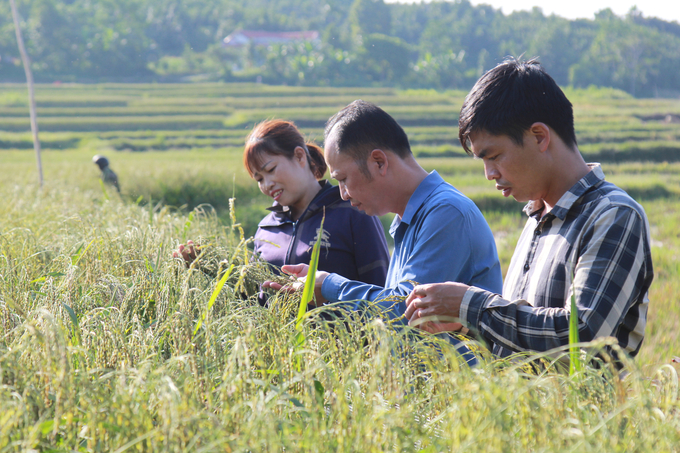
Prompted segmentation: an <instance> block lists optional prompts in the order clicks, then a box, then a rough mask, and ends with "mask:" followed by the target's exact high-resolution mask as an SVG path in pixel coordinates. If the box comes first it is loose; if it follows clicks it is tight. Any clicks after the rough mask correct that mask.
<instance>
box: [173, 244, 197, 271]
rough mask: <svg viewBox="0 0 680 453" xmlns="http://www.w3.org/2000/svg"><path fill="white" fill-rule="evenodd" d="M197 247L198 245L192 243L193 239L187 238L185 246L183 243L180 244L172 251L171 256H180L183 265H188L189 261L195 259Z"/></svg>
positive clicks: (191, 261)
mask: <svg viewBox="0 0 680 453" xmlns="http://www.w3.org/2000/svg"><path fill="white" fill-rule="evenodd" d="M199 249H200V246H199V245H198V244H194V241H192V240H188V241H187V244H186V246H185V245H184V244H180V245H179V247H178V248H177V250H175V251H174V252H172V257H173V258H181V259H182V260H184V265H185V266H186V267H189V266H190V265H191V263H193V262H194V261H196V256H197V253H196V251H197V250H199Z"/></svg>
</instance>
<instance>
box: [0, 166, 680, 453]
mask: <svg viewBox="0 0 680 453" xmlns="http://www.w3.org/2000/svg"><path fill="white" fill-rule="evenodd" d="M48 162H49V160H48ZM62 176H64V173H62ZM0 194H1V195H2V196H3V198H4V199H5V200H6V201H7V202H6V203H4V204H3V205H2V207H1V208H0V218H2V219H4V220H3V224H2V229H1V230H0V257H2V259H1V260H0V275H2V279H1V280H0V301H1V302H0V319H1V322H2V326H3V330H2V332H3V335H2V337H1V338H0V379H2V387H0V405H1V406H2V407H3V411H2V414H1V415H0V448H1V449H2V450H3V451H26V450H31V449H33V450H38V451H41V450H50V451H149V450H163V451H187V450H192V451H214V450H224V451H261V450H264V451H279V450H282V449H285V450H287V451H328V450H337V451H357V450H359V449H360V450H362V451H385V450H397V451H399V450H419V451H432V452H436V451H450V450H461V449H465V450H469V451H499V452H500V451H526V450H541V451H574V450H577V451H649V450H650V449H652V448H654V449H658V450H660V451H672V450H673V449H674V448H675V447H676V446H677V444H678V441H680V434H679V433H680V431H679V430H678V428H679V427H680V417H679V416H678V414H680V412H679V411H678V403H679V400H678V378H677V373H676V370H675V369H674V368H672V367H671V366H670V365H663V366H660V363H659V362H655V360H654V359H653V357H652V356H650V355H649V354H648V353H647V355H645V353H644V352H643V355H642V357H641V360H639V361H638V364H639V365H641V368H638V367H637V365H636V364H632V365H631V370H632V371H633V372H632V374H631V375H630V376H629V377H628V378H626V380H624V381H621V380H619V379H618V378H617V377H616V375H614V376H612V375H610V374H609V370H608V368H606V367H605V368H604V369H600V370H595V369H590V368H589V369H586V370H585V371H584V372H583V374H582V375H581V377H580V379H578V380H573V379H570V378H569V377H568V375H566V374H564V373H558V372H555V371H542V372H537V371H536V370H532V368H530V367H527V366H523V365H522V362H518V363H513V362H508V361H494V360H492V359H491V358H490V357H487V358H486V359H485V360H484V361H483V362H482V364H481V366H479V367H477V368H475V369H469V368H466V367H465V366H462V365H461V363H460V358H459V357H458V356H457V355H456V353H455V352H454V351H453V350H452V348H451V347H450V346H449V345H448V343H446V342H441V341H439V340H438V339H436V338H432V337H424V336H419V335H417V334H415V335H414V333H411V332H410V331H408V330H394V329H393V328H391V327H389V326H387V325H385V324H383V323H382V322H380V321H378V320H375V319H373V320H372V319H371V318H370V316H368V314H366V315H365V317H364V318H363V319H357V318H348V319H347V320H346V321H345V322H343V323H340V324H337V323H336V324H333V323H332V322H326V321H324V320H323V319H321V318H320V317H319V316H318V315H319V312H318V311H312V312H310V315H312V316H309V317H308V318H306V320H305V322H304V331H305V343H304V347H303V348H298V347H297V346H298V344H299V338H298V336H297V334H298V331H297V330H296V328H295V326H296V313H297V309H298V306H299V295H298V296H295V295H293V296H284V297H278V298H274V299H273V300H272V301H271V307H270V308H269V309H265V308H262V307H260V306H259V305H258V304H257V302H255V301H254V299H253V294H254V292H255V291H256V285H255V286H253V285H252V282H251V281H250V278H251V277H249V275H252V274H249V273H248V271H247V266H246V267H244V266H245V263H244V261H243V260H241V259H240V258H238V257H239V256H241V252H240V251H239V250H240V249H241V248H242V247H243V243H242V239H241V238H240V235H239V234H238V232H237V230H235V229H233V228H231V226H230V225H229V223H227V224H225V223H224V222H222V221H220V220H219V219H218V218H217V217H216V216H215V215H214V214H211V213H210V212H211V211H209V210H208V211H196V212H195V213H194V216H193V218H192V219H191V221H188V220H189V219H188V218H187V216H186V215H185V214H183V213H181V212H174V211H173V210H171V209H168V208H165V207H162V206H158V207H155V206H152V205H147V206H139V205H135V204H134V203H127V202H122V201H120V200H117V199H115V198H111V199H110V200H106V199H105V197H103V196H102V194H101V192H100V191H98V190H97V189H96V188H86V187H78V186H77V185H75V184H72V183H69V182H68V178H66V179H64V180H62V181H55V180H51V181H50V183H49V184H48V186H47V187H46V190H44V191H43V192H39V191H38V190H37V189H35V187H34V186H31V185H30V184H24V185H22V186H16V185H12V184H3V185H2V186H0ZM655 203H658V205H657V204H654V203H653V204H652V205H651V209H650V214H651V215H655V214H656V209H661V208H662V206H663V202H655ZM511 218H512V219H514V217H511ZM490 220H491V224H492V226H494V231H495V232H496V233H498V232H499V228H508V229H509V230H512V231H515V230H516V229H517V222H516V220H509V218H508V216H507V215H500V214H497V215H490ZM187 225H188V226H187ZM671 225H672V220H665V222H664V223H663V224H660V225H658V226H657V228H659V230H660V233H661V232H663V233H664V234H665V233H666V230H665V229H666V228H668V229H669V230H670V229H672V228H671ZM185 233H186V235H187V237H193V238H196V239H197V240H199V241H200V242H201V243H202V244H211V246H210V248H209V249H208V251H207V252H206V255H205V256H204V257H203V258H202V259H204V260H206V261H208V262H209V261H211V260H212V261H213V262H218V261H224V263H223V264H222V267H223V268H226V266H227V265H229V266H231V265H232V264H233V265H234V266H235V267H234V268H233V269H234V270H233V271H232V273H231V275H230V276H229V277H227V279H226V284H225V285H224V286H223V287H222V288H221V291H220V290H218V289H217V287H216V285H218V283H219V282H218V281H217V279H213V278H209V277H207V276H206V275H205V274H204V273H202V272H200V271H197V270H186V269H185V268H184V266H183V265H182V264H180V263H177V262H176V261H173V260H172V258H171V251H172V250H173V249H174V248H175V247H176V245H177V243H178V242H179V241H180V239H181V237H182V236H183V235H184V234H185ZM668 233H671V231H668ZM512 234H514V233H512ZM671 234H673V235H674V233H671ZM669 239H670V238H669ZM676 239H677V238H676ZM673 244H675V243H670V242H669V244H668V245H669V247H666V248H665V249H664V250H671V249H672V248H673V247H677V244H676V245H673ZM658 252H659V249H658V247H657V248H655V254H658ZM675 253H677V248H676V249H675ZM655 258H656V257H655ZM667 259H671V258H670V257H667ZM225 260H226V261H225ZM661 263H662V264H661V265H662V266H663V263H664V262H663V260H661ZM243 269H246V271H245V272H242V270H243ZM677 271H678V269H677V268H676V269H673V270H670V272H671V273H672V275H669V278H668V279H665V278H663V277H662V279H663V280H665V281H666V282H668V283H670V282H671V281H673V280H675V281H677ZM263 272H266V269H264V268H263V269H260V270H258V271H257V272H256V274H257V275H261V274H262V273H263ZM223 275H226V274H223ZM242 275H245V276H246V277H244V278H245V284H244V285H243V286H244V289H238V290H237V287H238V285H237V283H238V279H239V278H241V276H242ZM656 300H658V299H656ZM661 303H662V302H661V301H660V302H659V304H657V305H656V309H655V310H653V312H654V313H659V310H661V312H664V311H663V309H661ZM666 306H667V307H670V306H672V301H670V300H669V301H668V304H667V305H666ZM67 307H68V308H67ZM652 307H653V308H654V307H655V306H654V305H653V306H652ZM315 313H316V315H315ZM666 317H667V316H666V314H664V316H663V318H666ZM656 322H658V320H657V318H656V316H653V317H651V324H652V325H655V323H656ZM669 327H670V326H669ZM674 332H675V329H674V326H673V328H672V329H671V330H669V331H667V332H666V337H665V338H666V339H667V340H668V341H671V342H672V344H673V345H675V346H677V339H675V338H674V337H675V334H674ZM649 334H650V335H649V338H648V341H647V343H646V345H649V344H650V343H653V342H655V341H656V338H658V332H655V331H654V330H653V329H650V331H649ZM564 353H565V354H566V353H568V351H566V350H565V351H564ZM298 367H299V368H298ZM645 370H646V371H645ZM650 378H651V379H650ZM652 379H653V380H652Z"/></svg>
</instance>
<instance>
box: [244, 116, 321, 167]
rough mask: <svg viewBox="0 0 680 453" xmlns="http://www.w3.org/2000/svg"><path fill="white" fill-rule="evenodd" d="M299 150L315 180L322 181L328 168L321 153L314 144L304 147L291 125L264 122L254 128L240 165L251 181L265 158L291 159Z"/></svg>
mask: <svg viewBox="0 0 680 453" xmlns="http://www.w3.org/2000/svg"><path fill="white" fill-rule="evenodd" d="M298 146H299V147H300V148H302V149H304V150H305V152H306V153H307V161H308V162H309V169H310V170H311V172H312V174H313V175H314V177H315V178H316V179H321V178H323V175H324V174H325V173H326V168H327V167H326V161H325V160H324V158H323V151H322V149H321V148H320V147H319V146H317V145H315V144H314V143H311V142H310V143H305V139H304V137H303V136H302V134H301V133H300V131H299V130H298V128H297V127H295V124H294V123H293V122H291V121H283V120H266V121H263V122H261V123H260V124H258V125H257V126H255V128H254V129H253V130H252V131H251V132H250V134H248V138H246V146H245V149H244V151H243V165H244V166H245V167H246V170H248V174H250V176H251V177H252V176H253V173H255V171H257V169H258V168H260V166H261V165H262V162H263V155H264V154H273V155H275V156H286V157H287V158H288V159H292V158H293V157H294V156H295V148H296V147H298Z"/></svg>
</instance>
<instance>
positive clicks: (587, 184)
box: [524, 163, 604, 220]
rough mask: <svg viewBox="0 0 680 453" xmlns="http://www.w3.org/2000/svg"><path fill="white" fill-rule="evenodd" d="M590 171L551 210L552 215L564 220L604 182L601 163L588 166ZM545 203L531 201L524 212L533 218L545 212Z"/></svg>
mask: <svg viewBox="0 0 680 453" xmlns="http://www.w3.org/2000/svg"><path fill="white" fill-rule="evenodd" d="M588 167H590V171H589V172H588V173H586V175H585V176H584V177H583V178H581V179H579V180H578V181H577V182H576V184H574V185H573V186H572V187H571V189H569V190H567V192H566V193H565V194H564V195H562V197H561V198H560V199H559V200H558V201H557V203H556V204H555V206H553V208H552V209H551V210H550V214H552V215H554V216H555V217H557V218H558V219H560V220H564V219H565V217H566V216H567V213H568V212H569V210H570V209H571V208H572V206H574V203H576V201H578V199H579V198H581V197H582V196H583V194H585V193H586V192H587V191H588V190H590V188H591V187H593V186H596V185H598V184H600V183H601V182H602V181H604V172H603V171H602V167H601V166H600V164H599V163H591V164H588ZM543 206H544V204H543V201H542V200H536V201H530V202H529V203H527V205H526V206H525V207H524V212H525V213H526V214H527V215H528V216H533V215H535V214H536V213H537V212H539V211H541V210H543Z"/></svg>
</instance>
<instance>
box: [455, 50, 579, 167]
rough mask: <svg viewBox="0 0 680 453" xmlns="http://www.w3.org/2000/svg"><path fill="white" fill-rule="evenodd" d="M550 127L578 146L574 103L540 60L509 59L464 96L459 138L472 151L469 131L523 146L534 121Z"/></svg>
mask: <svg viewBox="0 0 680 453" xmlns="http://www.w3.org/2000/svg"><path fill="white" fill-rule="evenodd" d="M537 122H540V123H545V124H546V125H548V126H550V127H551V128H552V129H553V130H554V131H555V132H556V133H557V135H558V136H559V137H560V138H561V139H562V141H563V142H564V143H565V144H566V145H567V146H570V147H575V146H576V133H575V132H574V110H573V108H572V105H571V102H569V99H567V97H566V96H565V95H564V93H563V92H562V90H561V89H560V87H559V86H557V83H555V81H554V80H553V78H552V77H550V76H549V75H548V73H547V72H545V70H544V69H543V67H541V64H540V63H539V62H538V60H537V59H535V58H534V59H531V60H529V61H520V60H518V59H515V58H510V59H506V60H505V61H504V62H503V63H501V64H499V65H498V66H496V67H495V68H493V69H491V70H489V71H488V72H487V73H486V74H484V75H483V76H482V77H481V78H480V79H479V80H478V81H477V83H476V84H475V86H474V87H473V88H472V90H471V91H470V93H469V94H468V95H467V96H466V97H465V102H463V107H462V108H461V109H460V117H459V119H458V138H459V139H460V143H461V145H463V149H465V151H466V152H467V153H468V154H472V150H471V149H470V145H469V141H470V134H472V133H475V132H481V131H484V132H488V133H489V134H492V135H507V136H509V137H510V138H511V139H512V140H513V141H514V142H515V143H517V144H518V145H522V143H523V136H524V132H526V131H527V130H528V129H529V128H530V127H531V125H532V124H534V123H537Z"/></svg>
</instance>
